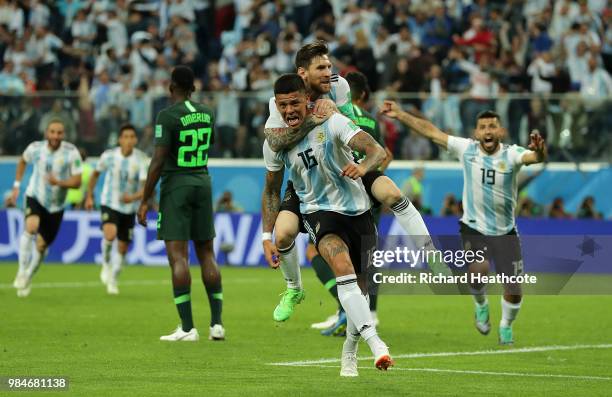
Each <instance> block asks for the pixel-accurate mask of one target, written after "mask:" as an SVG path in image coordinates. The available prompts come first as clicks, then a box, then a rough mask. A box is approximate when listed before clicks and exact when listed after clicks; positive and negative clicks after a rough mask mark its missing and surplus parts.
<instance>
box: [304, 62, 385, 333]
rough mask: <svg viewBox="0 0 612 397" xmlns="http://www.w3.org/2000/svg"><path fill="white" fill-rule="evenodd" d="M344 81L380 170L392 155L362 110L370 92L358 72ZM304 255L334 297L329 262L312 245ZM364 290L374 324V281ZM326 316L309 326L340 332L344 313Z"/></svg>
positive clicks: (376, 210) (376, 209)
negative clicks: (380, 150) (378, 150)
mask: <svg viewBox="0 0 612 397" xmlns="http://www.w3.org/2000/svg"><path fill="white" fill-rule="evenodd" d="M346 81H347V82H348V84H349V87H350V89H351V91H350V92H351V101H352V107H353V114H354V115H355V119H354V121H355V124H356V125H357V127H359V128H361V130H362V131H365V132H367V133H368V134H370V135H371V136H372V138H374V140H375V141H376V142H378V143H379V144H380V145H381V146H382V147H384V148H385V153H386V155H387V156H386V157H385V159H384V160H383V163H382V164H381V165H380V167H378V171H380V172H384V171H385V170H386V169H387V167H388V166H389V163H390V162H391V160H392V159H393V154H392V153H391V151H390V150H389V149H388V148H387V147H386V146H385V143H384V141H383V139H382V135H381V134H380V129H379V127H378V120H376V118H375V117H373V116H372V115H371V114H370V113H368V112H367V111H366V110H365V107H366V105H367V103H368V100H369V98H370V93H371V92H370V87H369V84H368V80H367V77H366V76H365V75H364V74H363V73H361V72H350V73H348V74H347V75H346ZM364 158H365V155H364V154H363V153H359V152H354V153H353V159H354V160H355V162H357V163H359V162H361V161H363V159H364ZM370 198H371V199H372V201H373V202H374V203H375V204H374V206H373V207H372V215H373V216H374V223H375V224H378V223H379V222H380V215H381V210H382V206H381V204H380V202H378V201H377V200H376V199H375V198H373V197H370ZM306 256H307V257H309V258H308V259H309V260H310V261H311V263H312V267H313V268H314V270H315V273H316V275H317V278H318V279H319V281H321V283H322V284H323V285H324V286H325V287H326V288H327V289H328V291H329V292H330V293H331V294H332V296H333V297H334V298H336V299H338V292H337V291H338V290H337V288H336V283H335V277H334V273H333V271H332V270H331V269H330V267H329V265H328V264H327V263H326V262H325V261H324V260H323V258H322V257H321V255H319V254H318V253H317V252H316V249H314V246H312V247H311V245H309V246H308V250H307V252H306ZM371 269H374V267H372V268H371ZM368 289H369V291H368V292H369V296H370V312H371V313H372V318H373V320H374V323H375V324H376V325H377V326H378V315H377V313H376V309H377V305H378V284H377V283H370V284H369V285H368ZM330 319H333V317H331V316H330V318H328V320H327V321H325V322H322V323H316V324H312V327H313V328H319V327H322V328H324V329H323V330H322V331H321V334H322V335H340V334H342V333H343V332H344V330H345V327H346V316H345V315H344V313H343V312H342V311H339V313H338V316H337V318H336V320H335V321H334V322H332V323H331V324H330V323H329V320H330ZM323 326H325V327H323Z"/></svg>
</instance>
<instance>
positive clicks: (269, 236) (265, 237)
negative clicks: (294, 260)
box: [261, 232, 272, 241]
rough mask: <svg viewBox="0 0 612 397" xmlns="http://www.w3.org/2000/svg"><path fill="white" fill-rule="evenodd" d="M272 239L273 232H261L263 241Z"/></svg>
mask: <svg viewBox="0 0 612 397" xmlns="http://www.w3.org/2000/svg"><path fill="white" fill-rule="evenodd" d="M266 240H272V233H270V232H263V233H261V241H266Z"/></svg>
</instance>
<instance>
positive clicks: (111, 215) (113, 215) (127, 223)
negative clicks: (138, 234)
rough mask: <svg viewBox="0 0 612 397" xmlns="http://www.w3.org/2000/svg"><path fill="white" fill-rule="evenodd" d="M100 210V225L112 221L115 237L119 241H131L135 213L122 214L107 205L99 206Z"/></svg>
mask: <svg viewBox="0 0 612 397" xmlns="http://www.w3.org/2000/svg"><path fill="white" fill-rule="evenodd" d="M100 211H101V212H102V226H104V224H105V223H112V224H113V225H115V226H117V238H118V239H119V240H120V241H124V242H127V243H129V242H131V241H132V237H133V235H134V224H135V214H122V213H121V212H119V211H115V210H114V209H112V208H110V207H107V206H105V205H103V206H101V207H100Z"/></svg>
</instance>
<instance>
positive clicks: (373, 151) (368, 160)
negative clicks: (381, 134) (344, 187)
mask: <svg viewBox="0 0 612 397" xmlns="http://www.w3.org/2000/svg"><path fill="white" fill-rule="evenodd" d="M348 146H349V147H350V148H351V149H352V150H355V151H357V152H359V153H365V159H364V160H363V161H362V162H361V163H360V164H356V163H350V164H347V165H346V166H345V167H344V168H343V169H342V175H343V176H348V177H349V178H351V179H357V178H361V177H362V176H364V175H365V174H366V172H368V171H373V170H375V169H377V168H378V167H379V166H380V165H381V164H382V162H383V161H384V160H385V157H387V154H386V153H385V149H383V148H382V146H380V145H379V144H378V142H376V141H375V140H374V138H372V136H371V135H370V134H367V133H365V132H363V131H359V132H358V133H357V134H355V136H353V137H352V138H351V140H350V141H349V143H348Z"/></svg>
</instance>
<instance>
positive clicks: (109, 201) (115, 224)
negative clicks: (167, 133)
mask: <svg viewBox="0 0 612 397" xmlns="http://www.w3.org/2000/svg"><path fill="white" fill-rule="evenodd" d="M118 143H119V146H118V147H116V148H114V149H108V150H107V151H105V152H104V153H102V156H101V157H100V160H99V161H98V164H97V166H96V169H95V171H94V172H93V175H92V177H91V180H90V181H89V186H88V189H87V197H86V198H85V208H86V209H87V210H89V211H91V210H92V209H93V207H94V200H93V194H94V189H95V188H96V183H97V182H98V178H99V177H100V174H101V173H102V172H104V171H106V175H105V176H104V186H103V188H102V194H101V195H100V197H101V199H100V201H101V202H100V212H101V214H102V231H103V233H104V236H103V238H102V243H101V250H102V271H101V272H100V280H102V283H104V284H105V285H106V292H108V293H109V294H111V295H116V294H118V293H119V288H118V286H117V278H118V276H119V273H120V272H121V267H122V265H123V263H124V261H125V255H126V254H127V251H128V248H129V245H130V242H131V241H132V235H133V232H134V223H135V215H136V209H137V208H138V207H137V204H138V201H139V200H140V199H141V198H142V193H143V185H144V181H145V180H146V178H147V164H148V159H147V156H146V155H145V154H144V153H143V152H142V151H140V150H139V149H136V148H135V146H136V144H137V143H138V137H137V136H136V129H135V128H134V126H132V125H131V124H126V125H123V126H122V127H121V128H120V130H119V139H118ZM116 238H118V239H119V242H118V244H117V251H116V252H115V254H114V255H113V244H114V242H115V239H116Z"/></svg>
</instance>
